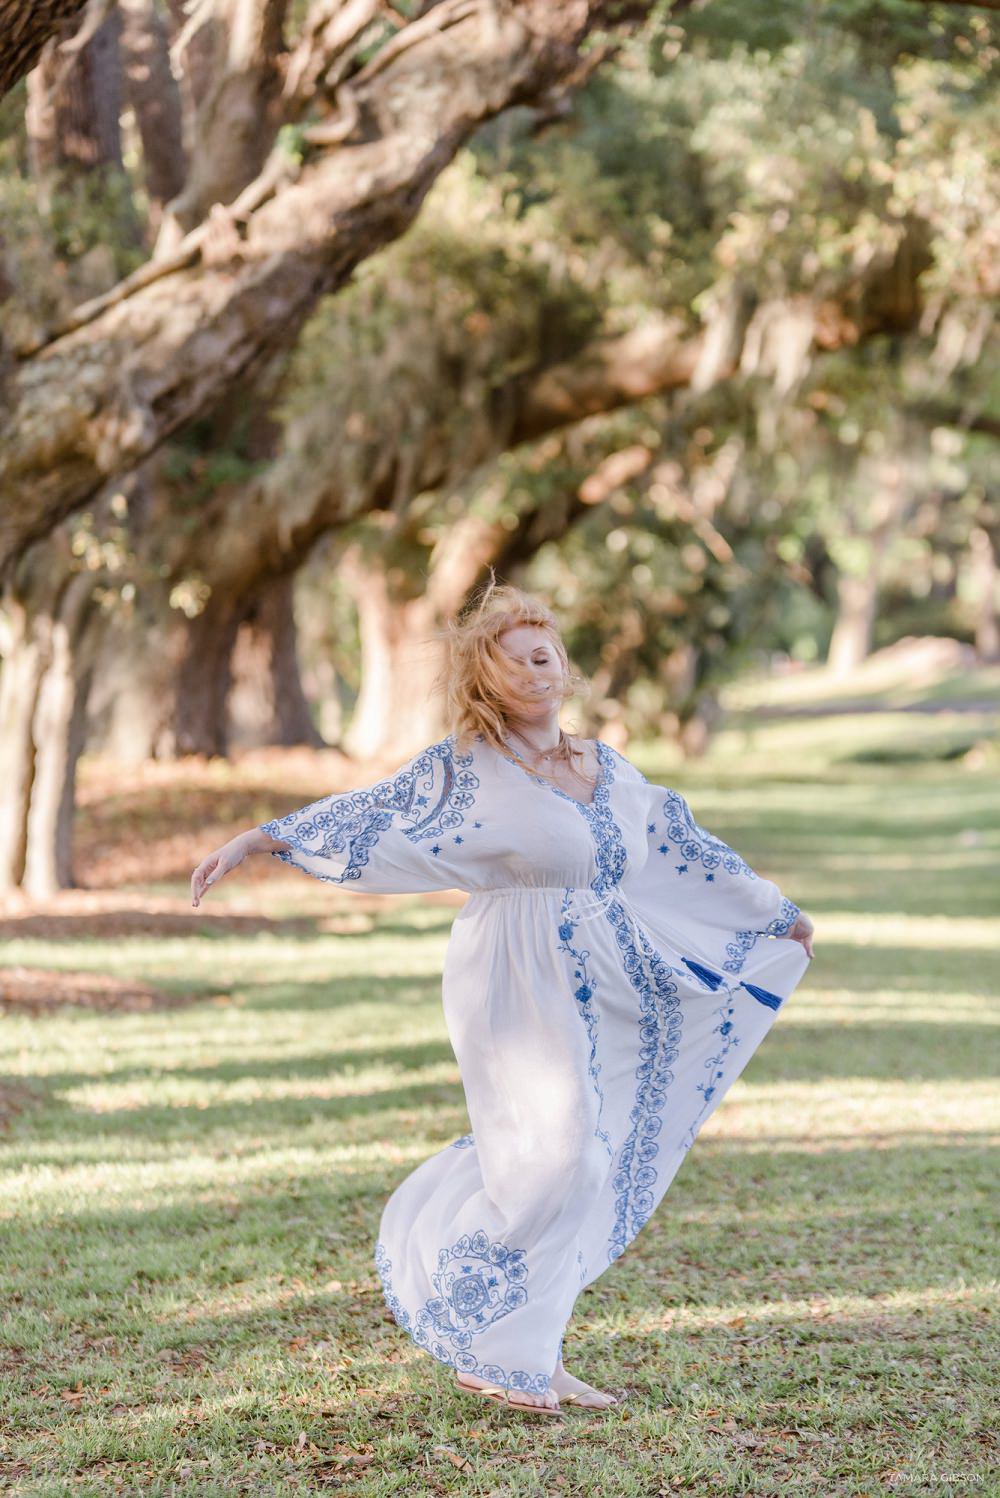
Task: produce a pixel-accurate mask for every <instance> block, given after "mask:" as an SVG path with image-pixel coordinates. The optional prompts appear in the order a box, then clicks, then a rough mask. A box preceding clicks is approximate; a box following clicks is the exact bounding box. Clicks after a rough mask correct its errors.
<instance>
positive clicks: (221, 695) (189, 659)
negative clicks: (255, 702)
mask: <svg viewBox="0 0 1000 1498" xmlns="http://www.w3.org/2000/svg"><path fill="white" fill-rule="evenodd" d="M242 616H243V604H242V602H241V599H240V597H239V595H236V594H229V593H227V594H224V593H221V592H220V593H213V594H212V596H211V598H210V599H209V601H208V603H207V604H206V606H205V608H204V609H203V610H202V612H201V613H200V614H198V615H197V616H196V617H195V618H194V619H192V620H190V622H189V624H188V629H187V647H186V650H185V653H184V659H183V661H182V662H181V667H180V670H179V672H178V676H177V702H176V732H175V747H176V752H177V753H178V754H206V755H215V754H220V755H224V754H225V752H226V699H227V698H228V696H229V689H230V687H231V685H232V666H231V662H232V654H233V646H234V645H235V643H236V632H237V630H238V628H239V624H240V619H241V618H242Z"/></svg>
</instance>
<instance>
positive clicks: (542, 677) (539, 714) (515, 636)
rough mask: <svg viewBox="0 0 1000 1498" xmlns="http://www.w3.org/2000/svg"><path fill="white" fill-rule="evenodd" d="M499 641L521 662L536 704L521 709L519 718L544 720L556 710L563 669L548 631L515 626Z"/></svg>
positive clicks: (558, 704)
mask: <svg viewBox="0 0 1000 1498" xmlns="http://www.w3.org/2000/svg"><path fill="white" fill-rule="evenodd" d="M498 640H499V643H500V647H501V649H503V650H505V651H506V652H507V654H508V655H510V656H512V657H513V658H514V659H515V660H518V661H520V662H521V664H522V666H523V667H524V669H525V670H526V671H527V672H528V676H529V686H528V694H529V696H531V697H533V698H534V699H535V702H536V705H535V706H532V707H527V706H526V707H525V708H523V709H522V710H521V712H520V713H519V714H518V716H519V717H524V718H546V717H548V716H549V714H551V713H552V712H554V711H558V708H559V706H560V704H561V698H560V695H559V688H560V685H561V683H562V674H563V666H562V661H561V660H560V658H559V655H558V652H557V651H556V650H555V649H554V648H553V645H552V637H551V635H550V634H549V632H548V630H545V629H542V628H541V627H540V626H539V625H537V624H516V625H514V626H513V627H512V628H510V629H505V630H504V631H503V633H502V634H501V635H499V636H498Z"/></svg>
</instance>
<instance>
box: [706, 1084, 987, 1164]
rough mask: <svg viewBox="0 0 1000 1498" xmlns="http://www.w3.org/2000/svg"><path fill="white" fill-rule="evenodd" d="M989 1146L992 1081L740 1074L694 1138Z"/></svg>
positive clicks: (817, 1146) (812, 1144)
mask: <svg viewBox="0 0 1000 1498" xmlns="http://www.w3.org/2000/svg"><path fill="white" fill-rule="evenodd" d="M965 1129H967V1130H969V1133H970V1142H976V1143H979V1142H982V1143H984V1144H985V1143H987V1142H988V1137H986V1138H982V1139H981V1138H980V1136H981V1135H982V1133H983V1131H991V1133H992V1131H996V1132H997V1133H1000V1088H998V1087H997V1086H996V1083H995V1082H992V1081H987V1080H984V1081H976V1082H967V1081H963V1082H962V1083H961V1084H960V1085H955V1084H950V1083H949V1084H944V1083H938V1082H920V1081H913V1080H912V1079H906V1080H901V1081H885V1082H879V1081H872V1080H871V1079H870V1078H867V1077H848V1078H837V1080H836V1082H815V1083H802V1082H797V1083H793V1082H789V1083H763V1082H761V1083H753V1082H748V1081H745V1080H744V1079H741V1080H740V1081H738V1082H736V1083H735V1084H734V1085H733V1087H732V1089H731V1091H730V1094H729V1097H728V1098H727V1106H726V1108H725V1109H721V1108H720V1109H719V1110H718V1112H716V1113H714V1114H713V1115H712V1117H711V1118H710V1119H709V1120H708V1122H707V1123H706V1124H705V1127H704V1128H703V1129H702V1131H701V1134H700V1135H699V1142H702V1141H704V1142H706V1143H707V1142H708V1141H709V1140H715V1139H718V1140H719V1141H720V1142H722V1143H728V1142H731V1141H740V1142H744V1143H749V1144H750V1145H754V1144H759V1147H760V1148H761V1149H762V1150H770V1149H772V1148H773V1147H774V1141H775V1137H776V1136H780V1137H781V1138H782V1139H783V1140H785V1141H786V1142H787V1143H788V1144H789V1145H790V1146H792V1147H794V1148H795V1149H800V1150H803V1151H806V1152H809V1153H823V1152H825V1151H827V1150H833V1149H879V1148H882V1149H884V1148H886V1147H889V1146H891V1145H892V1144H893V1143H898V1144H907V1145H909V1144H912V1143H913V1142H914V1139H915V1138H916V1137H917V1136H919V1137H920V1138H927V1139H933V1140H934V1142H935V1143H939V1142H940V1140H939V1139H938V1137H937V1136H939V1135H940V1136H944V1137H953V1138H954V1139H957V1140H961V1139H962V1136H963V1130H965Z"/></svg>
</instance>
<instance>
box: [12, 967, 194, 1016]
mask: <svg viewBox="0 0 1000 1498" xmlns="http://www.w3.org/2000/svg"><path fill="white" fill-rule="evenodd" d="M212 997H213V996H212V995H211V994H206V993H202V992H199V993H164V992H162V990H159V989H156V988H153V987H152V986H151V985H150V984H148V983H142V982H139V981H138V980H136V979H135V978H114V977H112V976H111V975H110V974H109V973H72V972H63V971H61V969H59V968H44V967H4V968H0V1008H2V1009H5V1010H8V1011H10V1010H14V1011H17V1012H19V1013H22V1014H24V1013H28V1014H48V1013H50V1012H51V1011H52V1010H53V1009H56V1008H58V1007H59V1006H60V1005H63V1004H76V1005H79V1006H82V1007H83V1008H85V1009H101V1010H108V1009H132V1010H140V1009H180V1008H183V1007H184V1006H185V1005H187V1004H196V1003H198V1002H199V1001H202V1002H204V1001H206V1000H209V999H211V998H212Z"/></svg>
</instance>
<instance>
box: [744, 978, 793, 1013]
mask: <svg viewBox="0 0 1000 1498" xmlns="http://www.w3.org/2000/svg"><path fill="white" fill-rule="evenodd" d="M740 987H741V988H745V989H746V991H747V993H752V994H753V996H754V998H755V999H759V1000H760V1002H761V1003H762V1004H766V1005H767V1007H768V1009H777V1008H778V1005H779V1004H782V1003H783V1002H784V1000H783V999H780V998H779V997H778V995H777V994H776V993H768V991H767V989H766V988H758V987H757V985H756V983H741V984H740Z"/></svg>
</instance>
